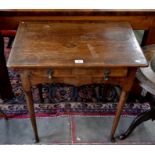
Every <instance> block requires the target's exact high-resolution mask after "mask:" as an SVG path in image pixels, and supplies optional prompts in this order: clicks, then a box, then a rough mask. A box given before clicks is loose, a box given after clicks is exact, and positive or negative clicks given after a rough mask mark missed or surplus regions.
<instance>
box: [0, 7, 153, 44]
mask: <svg viewBox="0 0 155 155" xmlns="http://www.w3.org/2000/svg"><path fill="white" fill-rule="evenodd" d="M27 20H28V21H60V22H62V21H80V22H82V21H96V22H98V21H100V22H101V21H111V22H113V21H114V22H120V21H122V22H129V23H130V24H131V26H132V28H133V29H134V30H145V35H144V37H143V41H142V45H148V44H153V43H155V37H153V36H155V10H153V9H151V10H149V9H143V10H140V9H139V10H136V9H124V10H119V9H111V10H108V9H24V10H22V9H13V10H11V9H10V10H9V9H8V10H7V9H6V10H4V9H3V10H0V21H1V22H0V30H1V29H7V30H8V29H9V30H15V29H17V27H18V24H19V22H20V21H27Z"/></svg>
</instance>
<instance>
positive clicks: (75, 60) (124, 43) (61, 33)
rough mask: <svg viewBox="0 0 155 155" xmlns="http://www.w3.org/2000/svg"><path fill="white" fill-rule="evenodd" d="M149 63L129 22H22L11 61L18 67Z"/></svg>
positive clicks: (137, 64)
mask: <svg viewBox="0 0 155 155" xmlns="http://www.w3.org/2000/svg"><path fill="white" fill-rule="evenodd" d="M146 65H147V61H146V59H145V57H144V55H143V52H142V50H141V48H140V46H139V44H138V42H137V40H136V38H135V35H134V33H133V31H132V28H131V26H130V24H129V23H125V22H119V23H118V22H117V23H116V22H111V23H109V22H102V23H94V22H89V23H88V22H87V23H83V22H82V23H73V22H68V23H67V22H62V23H60V22H57V23H56V22H22V23H20V25H19V28H18V31H17V35H16V38H15V41H14V44H13V47H12V50H11V54H10V57H9V60H8V64H7V66H8V67H15V68H35V67H40V68H47V67H125V66H127V67H139V66H146Z"/></svg>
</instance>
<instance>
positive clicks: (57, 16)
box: [0, 9, 155, 100]
mask: <svg viewBox="0 0 155 155" xmlns="http://www.w3.org/2000/svg"><path fill="white" fill-rule="evenodd" d="M27 20H28V21H51V22H52V21H53V22H55V21H59V22H63V21H70V22H75V21H76V22H83V21H95V22H105V21H110V22H120V21H121V22H129V23H130V24H131V26H132V28H133V29H134V30H145V33H144V36H143V40H142V45H148V44H153V43H155V37H154V36H155V10H146V9H145V10H127V9H126V10H118V9H117V10H115V9H113V10H107V9H106V10H104V9H83V10H80V9H75V10H74V9H64V10H63V9H61V10H60V9H50V10H48V9H41V10H39V9H35V10H33V9H27V10H26V9H24V10H22V9H14V10H7V9H6V10H0V30H16V29H17V27H18V25H19V22H21V21H27ZM0 63H1V62H0ZM3 72H7V70H6V68H3ZM1 78H2V77H1ZM5 79H6V78H3V81H5ZM7 81H8V79H7V80H6V82H7ZM6 87H7V86H6ZM39 88H40V90H41V85H39ZM134 88H135V87H134ZM4 89H7V88H5V87H4ZM136 89H137V87H136ZM9 90H10V92H8V94H10V95H8V99H9V98H11V97H12V95H11V94H12V91H11V89H8V91H9ZM5 94H6V93H5ZM40 96H41V95H40ZM41 100H42V97H41Z"/></svg>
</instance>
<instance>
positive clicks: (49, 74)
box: [47, 69, 53, 79]
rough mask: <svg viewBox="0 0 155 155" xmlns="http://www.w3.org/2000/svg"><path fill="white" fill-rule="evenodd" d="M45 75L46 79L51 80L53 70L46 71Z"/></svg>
mask: <svg viewBox="0 0 155 155" xmlns="http://www.w3.org/2000/svg"><path fill="white" fill-rule="evenodd" d="M47 74H48V78H49V79H52V76H53V70H52V69H48V70H47Z"/></svg>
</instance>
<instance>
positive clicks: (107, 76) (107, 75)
mask: <svg viewBox="0 0 155 155" xmlns="http://www.w3.org/2000/svg"><path fill="white" fill-rule="evenodd" d="M103 73H104V80H105V81H107V80H109V75H110V73H111V72H110V69H104V70H103Z"/></svg>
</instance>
